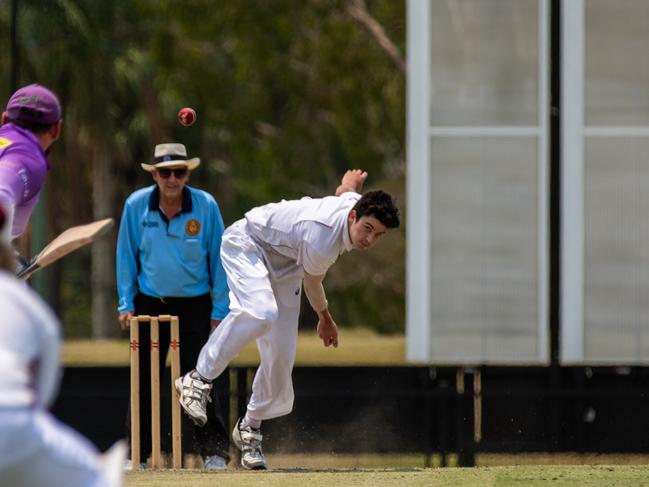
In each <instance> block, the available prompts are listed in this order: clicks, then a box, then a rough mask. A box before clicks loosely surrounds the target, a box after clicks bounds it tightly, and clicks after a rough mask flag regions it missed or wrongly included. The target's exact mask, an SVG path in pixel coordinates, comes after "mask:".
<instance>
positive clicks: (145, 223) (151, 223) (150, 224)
mask: <svg viewBox="0 0 649 487" xmlns="http://www.w3.org/2000/svg"><path fill="white" fill-rule="evenodd" d="M142 226H143V227H157V226H158V222H155V221H143V222H142Z"/></svg>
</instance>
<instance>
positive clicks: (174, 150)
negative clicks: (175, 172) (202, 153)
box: [140, 144, 201, 172]
mask: <svg viewBox="0 0 649 487" xmlns="http://www.w3.org/2000/svg"><path fill="white" fill-rule="evenodd" d="M200 163H201V160H200V159H199V158H198V157H192V158H191V159H188V158H187V149H185V146H184V145H182V144H158V145H156V146H155V150H154V151H153V164H144V163H142V164H140V165H141V166H142V169H144V170H145V171H149V172H151V171H153V170H154V169H156V168H160V167H176V166H185V167H186V168H187V169H189V170H190V171H191V170H192V169H196V168H197V167H198V165H199V164H200Z"/></svg>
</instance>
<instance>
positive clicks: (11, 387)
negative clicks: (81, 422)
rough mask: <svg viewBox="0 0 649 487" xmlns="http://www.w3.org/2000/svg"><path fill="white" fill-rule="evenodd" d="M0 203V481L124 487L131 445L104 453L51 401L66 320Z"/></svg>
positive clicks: (38, 486)
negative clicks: (38, 285) (20, 274)
mask: <svg viewBox="0 0 649 487" xmlns="http://www.w3.org/2000/svg"><path fill="white" fill-rule="evenodd" d="M4 220H5V218H4V212H3V211H2V208H0V310H2V314H0V371H1V372H0V485H3V486H5V485H6V486H20V487H46V486H47V487H51V486H65V487H120V486H122V464H123V461H124V456H125V453H126V445H125V444H124V443H123V442H118V443H116V444H115V446H113V447H112V448H111V449H110V450H109V451H108V452H107V453H106V454H105V455H101V454H99V453H98V451H97V450H96V448H95V447H94V445H92V444H91V443H90V442H89V441H88V440H87V439H86V438H84V437H83V436H81V435H80V434H79V433H77V432H76V431H74V430H72V429H70V428H69V427H67V426H65V425H63V424H62V423H60V422H59V421H57V420H56V419H55V418H54V417H53V416H52V415H51V414H50V413H49V412H48V411H47V407H48V406H49V405H50V404H51V403H52V401H53V400H54V398H55V397H56V393H57V392H58V387H59V378H60V360H59V349H60V346H61V334H60V325H59V322H58V320H57V319H56V317H55V316H54V314H53V313H52V312H51V311H50V310H49V308H48V307H47V306H46V305H45V304H44V303H43V301H42V300H41V299H40V298H39V297H38V296H37V295H36V294H35V293H33V292H32V291H31V290H30V289H29V288H28V287H27V286H26V285H25V283H24V282H23V281H20V280H18V279H16V277H14V275H13V273H12V272H13V270H14V266H15V260H14V256H13V252H12V251H11V250H10V247H9V244H8V238H7V237H6V233H3V231H2V230H3V224H4Z"/></svg>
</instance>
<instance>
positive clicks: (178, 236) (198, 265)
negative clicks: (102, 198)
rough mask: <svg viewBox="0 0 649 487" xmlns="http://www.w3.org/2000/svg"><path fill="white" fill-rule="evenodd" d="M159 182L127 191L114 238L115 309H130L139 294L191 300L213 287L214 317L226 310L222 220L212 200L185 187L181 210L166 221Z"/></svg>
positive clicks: (225, 312) (205, 194)
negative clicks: (116, 302) (116, 305)
mask: <svg viewBox="0 0 649 487" xmlns="http://www.w3.org/2000/svg"><path fill="white" fill-rule="evenodd" d="M159 202H160V191H159V188H158V185H153V186H150V187H148V188H143V189H140V190H138V191H136V192H134V193H133V194H131V195H130V196H129V197H128V199H127V200H126V203H125V204H124V212H123V213H122V220H121V222H120V226H119V235H118V238H117V293H118V297H119V308H118V309H119V312H120V313H123V312H125V311H129V310H131V311H134V310H135V306H134V304H133V300H134V299H135V295H136V294H137V292H138V291H139V292H141V293H142V294H146V295H149V296H153V297H155V298H166V297H175V298H189V297H196V296H201V295H203V294H207V293H209V292H210V291H213V298H212V319H214V320H221V319H223V318H224V317H225V315H226V314H227V313H228V306H229V301H228V286H227V281H226V277H225V272H224V271H223V266H222V265H221V255H220V248H221V236H222V235H223V218H222V217H221V212H220V210H219V207H218V205H217V204H216V201H215V200H214V198H213V197H212V196H211V195H210V194H209V193H206V192H205V191H201V190H199V189H195V188H190V187H189V186H185V188H184V190H183V204H182V209H181V211H180V213H179V214H177V215H176V216H175V217H174V218H172V219H171V221H169V220H168V219H167V217H166V216H165V215H164V214H163V213H162V211H161V210H160V207H159Z"/></svg>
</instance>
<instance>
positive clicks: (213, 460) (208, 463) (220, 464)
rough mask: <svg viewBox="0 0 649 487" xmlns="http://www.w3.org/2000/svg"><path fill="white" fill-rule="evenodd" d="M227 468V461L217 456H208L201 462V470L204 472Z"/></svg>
mask: <svg viewBox="0 0 649 487" xmlns="http://www.w3.org/2000/svg"><path fill="white" fill-rule="evenodd" d="M227 467H228V462H227V460H226V459H225V458H223V457H221V456H219V455H209V456H206V457H205V460H203V469H205V470H225V469H226V468H227Z"/></svg>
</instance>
